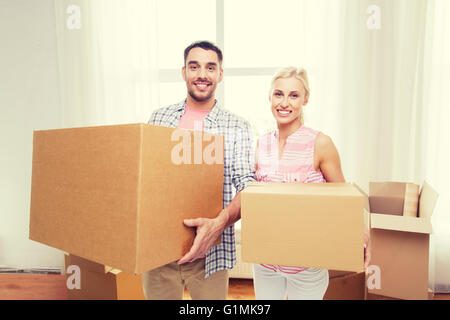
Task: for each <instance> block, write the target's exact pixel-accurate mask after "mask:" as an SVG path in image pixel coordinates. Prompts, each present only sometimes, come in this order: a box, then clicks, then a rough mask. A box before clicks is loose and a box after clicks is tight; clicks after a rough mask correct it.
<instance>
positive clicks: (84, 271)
mask: <svg viewBox="0 0 450 320" xmlns="http://www.w3.org/2000/svg"><path fill="white" fill-rule="evenodd" d="M65 262H66V269H67V267H69V266H73V265H75V266H78V267H79V268H80V285H81V288H80V289H76V288H69V287H68V288H67V296H68V298H69V300H145V297H144V292H143V290H142V275H134V274H130V273H126V272H119V273H117V274H115V273H114V272H108V268H106V267H105V266H104V265H101V264H98V263H95V262H93V261H89V260H86V259H83V258H81V257H77V256H74V255H66V256H65ZM111 271H112V270H111ZM70 276H71V275H69V274H68V275H67V277H66V278H67V279H68V280H69V281H70V280H71V279H69V277H70Z"/></svg>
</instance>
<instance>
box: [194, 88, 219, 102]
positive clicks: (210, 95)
mask: <svg viewBox="0 0 450 320" xmlns="http://www.w3.org/2000/svg"><path fill="white" fill-rule="evenodd" d="M188 93H189V95H190V96H191V98H192V99H194V100H195V101H198V102H204V101H207V100H209V99H211V97H212V96H213V94H214V91H211V92H210V93H209V94H208V95H207V96H205V97H199V96H197V95H196V94H195V93H194V92H193V91H191V90H188Z"/></svg>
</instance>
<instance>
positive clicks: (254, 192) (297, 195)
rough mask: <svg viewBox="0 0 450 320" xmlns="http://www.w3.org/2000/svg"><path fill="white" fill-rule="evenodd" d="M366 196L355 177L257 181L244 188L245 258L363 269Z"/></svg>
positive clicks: (354, 269)
mask: <svg viewBox="0 0 450 320" xmlns="http://www.w3.org/2000/svg"><path fill="white" fill-rule="evenodd" d="M367 202H368V201H367V197H366V196H365V195H364V194H363V193H361V191H360V190H359V188H358V187H357V186H356V185H353V184H350V183H310V184H307V183H252V184H250V185H248V186H247V188H245V190H244V191H242V192H241V219H242V224H241V225H242V229H241V231H242V260H243V261H245V262H252V263H267V264H277V265H287V266H299V267H314V268H322V269H332V270H344V271H354V272H362V271H363V270H364V227H365V226H364V208H365V207H366V206H367Z"/></svg>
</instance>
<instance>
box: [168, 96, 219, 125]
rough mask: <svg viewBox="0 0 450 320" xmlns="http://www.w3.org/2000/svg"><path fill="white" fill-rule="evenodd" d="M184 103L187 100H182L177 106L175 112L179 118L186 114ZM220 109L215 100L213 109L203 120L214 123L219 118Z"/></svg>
mask: <svg viewBox="0 0 450 320" xmlns="http://www.w3.org/2000/svg"><path fill="white" fill-rule="evenodd" d="M186 101H187V99H184V100H183V101H181V102H180V103H179V104H178V105H177V111H178V112H179V114H180V116H181V115H183V114H184V113H185V112H186ZM221 108H222V107H221V106H220V104H219V103H218V102H217V99H216V100H215V104H214V107H213V108H212V109H211V111H210V112H209V113H208V115H207V116H206V117H205V119H206V120H208V121H210V122H214V123H216V122H217V119H218V118H219V115H220V110H221Z"/></svg>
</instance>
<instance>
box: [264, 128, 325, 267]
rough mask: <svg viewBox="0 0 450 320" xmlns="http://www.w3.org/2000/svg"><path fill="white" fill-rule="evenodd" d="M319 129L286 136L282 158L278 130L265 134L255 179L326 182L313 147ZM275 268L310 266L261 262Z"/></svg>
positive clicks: (303, 130)
mask: <svg viewBox="0 0 450 320" xmlns="http://www.w3.org/2000/svg"><path fill="white" fill-rule="evenodd" d="M318 134H319V131H316V130H313V129H310V128H307V127H304V126H301V127H300V128H299V129H298V130H297V131H296V132H294V133H293V134H291V135H290V136H289V137H288V138H287V139H286V144H285V147H284V150H283V154H282V156H281V158H280V157H279V154H278V153H279V151H278V150H279V148H278V145H279V143H278V130H275V131H272V132H269V133H267V134H264V135H262V136H261V137H260V138H259V141H258V153H257V154H256V163H257V170H256V180H257V181H261V182H302V183H322V182H326V180H325V178H324V177H323V175H322V173H321V172H317V171H315V170H314V146H315V142H316V138H317V135H318ZM261 266H263V267H265V268H268V269H271V270H273V271H277V270H279V271H281V272H284V273H289V274H296V273H299V272H301V271H304V270H306V269H308V268H302V267H293V266H279V265H271V264H261Z"/></svg>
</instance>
